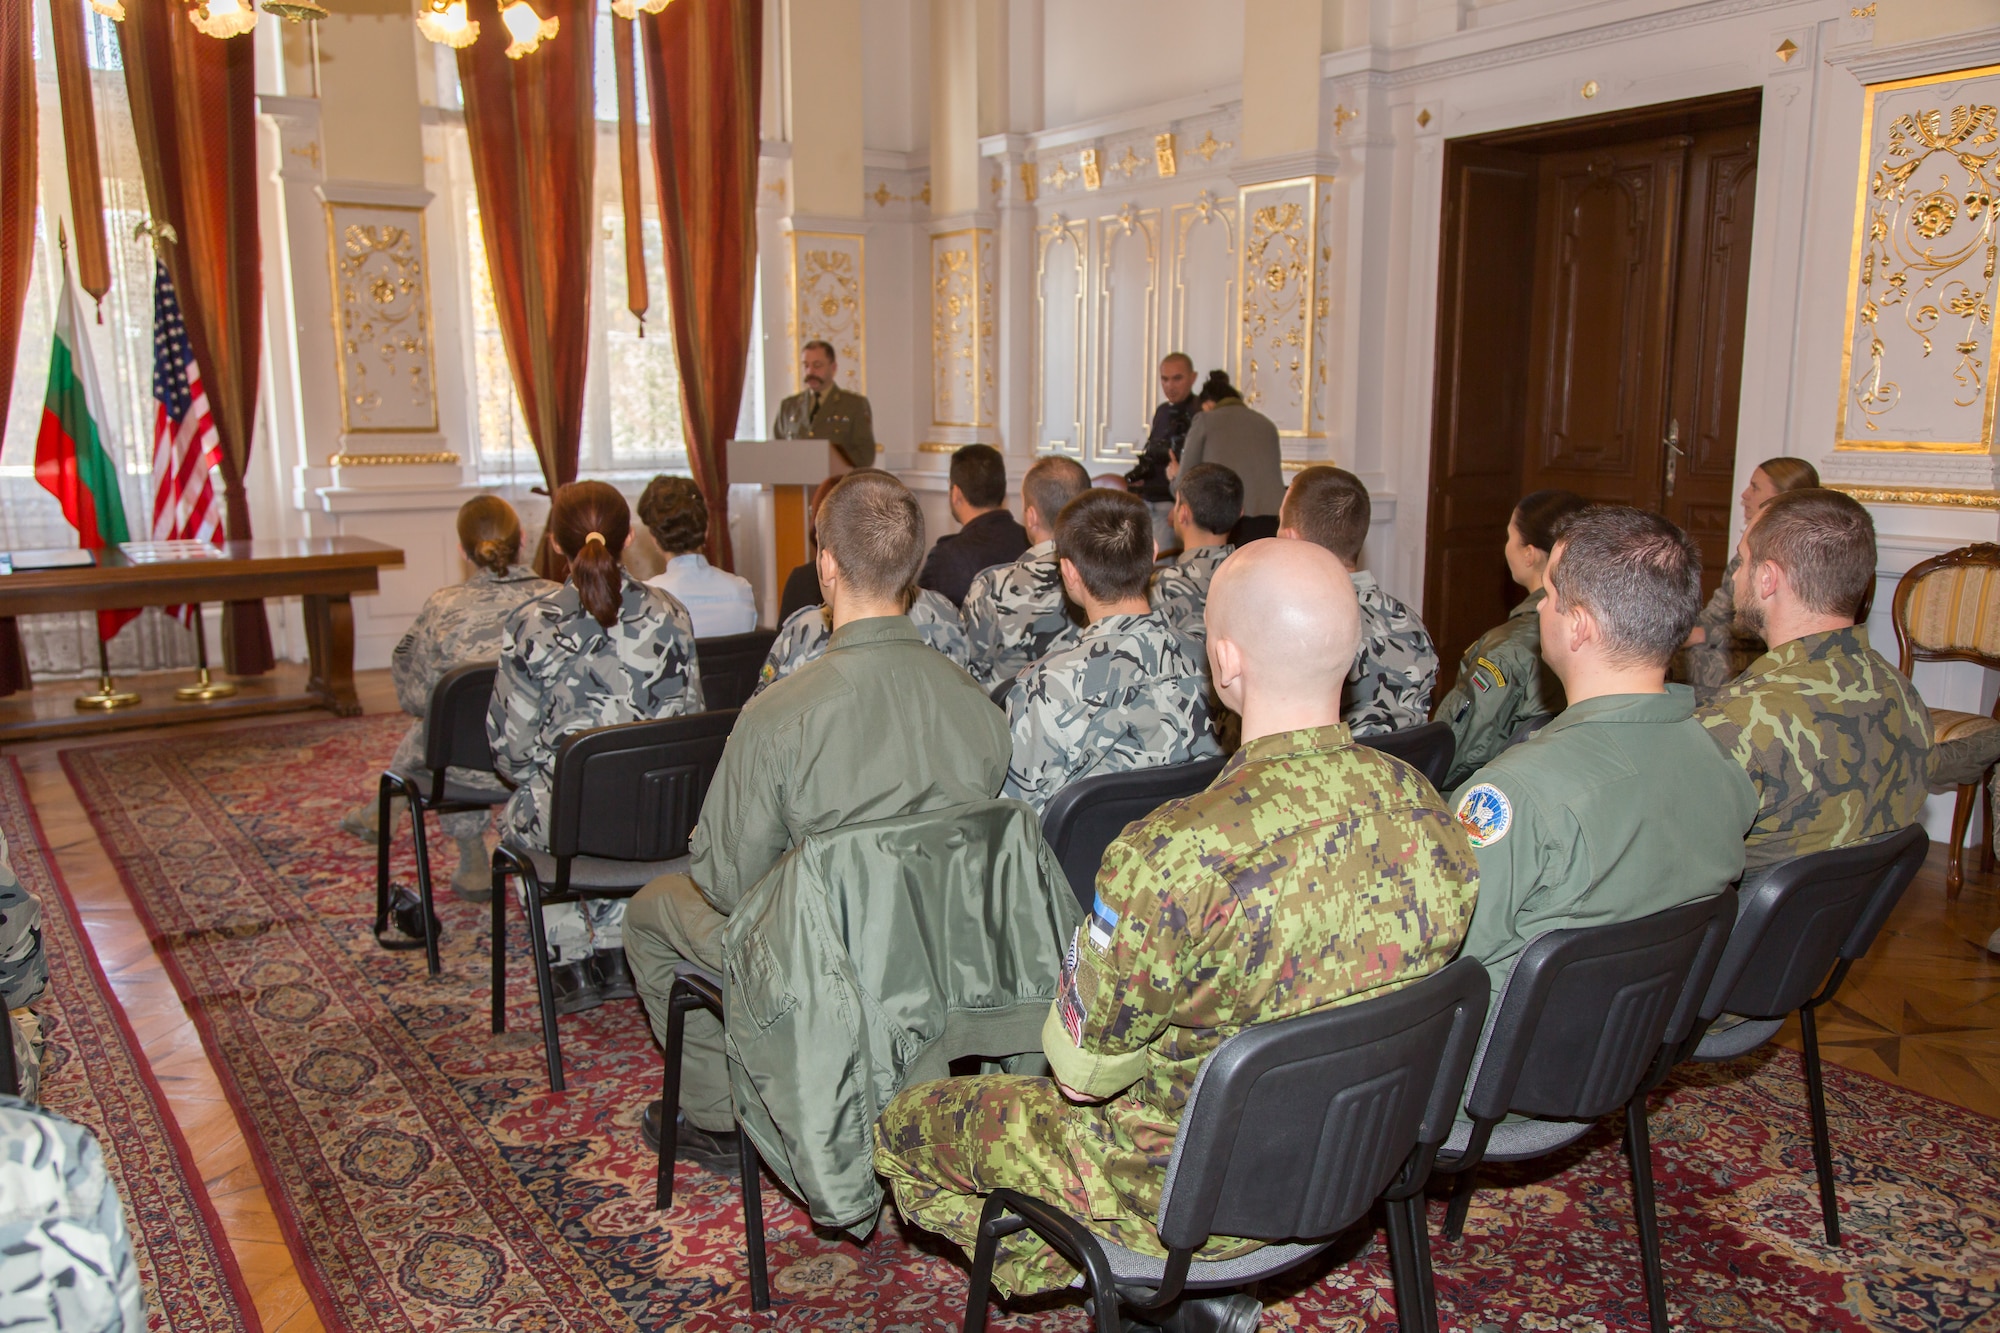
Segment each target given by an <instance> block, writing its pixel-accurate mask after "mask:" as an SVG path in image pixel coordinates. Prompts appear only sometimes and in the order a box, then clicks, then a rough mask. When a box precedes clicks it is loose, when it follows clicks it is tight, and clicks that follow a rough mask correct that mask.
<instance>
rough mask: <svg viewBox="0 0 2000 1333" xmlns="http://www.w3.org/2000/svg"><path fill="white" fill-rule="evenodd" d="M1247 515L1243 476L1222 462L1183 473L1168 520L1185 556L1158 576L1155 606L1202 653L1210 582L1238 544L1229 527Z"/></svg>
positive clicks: (1153, 597) (1154, 578)
mask: <svg viewBox="0 0 2000 1333" xmlns="http://www.w3.org/2000/svg"><path fill="white" fill-rule="evenodd" d="M1241 517H1243V480H1242V478H1240V477H1238V476H1237V475H1236V474H1235V473H1234V472H1231V471H1230V470H1229V469H1228V468H1226V467H1224V466H1223V465H1222V464H1220V463H1200V464H1197V465H1196V466H1194V467H1191V468H1189V469H1188V470H1187V471H1186V472H1184V473H1182V474H1181V479H1180V485H1179V486H1177V487H1175V489H1174V503H1173V507H1172V508H1171V509H1169V510H1168V511H1167V522H1168V523H1170V524H1172V525H1173V529H1174V536H1175V537H1176V538H1178V539H1179V541H1180V546H1181V553H1180V556H1179V557H1178V558H1177V559H1176V560H1175V561H1174V563H1173V564H1171V565H1168V566H1166V567H1165V568H1163V569H1161V570H1159V571H1158V572H1157V573H1155V574H1154V575H1153V584H1152V588H1151V590H1150V594H1149V595H1150V596H1151V598H1152V602H1153V609H1154V610H1155V611H1158V612H1159V613H1160V614H1161V615H1163V616H1165V617H1166V618H1167V623H1168V624H1169V625H1171V626H1173V628H1174V632H1175V633H1177V634H1180V635H1181V636H1182V637H1183V638H1186V639H1189V640H1191V646H1192V649H1193V651H1194V652H1196V653H1199V652H1200V651H1201V640H1202V634H1203V629H1202V621H1201V613H1202V609H1203V608H1204V607H1206V606H1207V605H1208V585H1209V581H1210V580H1211V579H1213V578H1214V577H1215V571H1216V570H1217V569H1219V568H1220V567H1221V565H1222V562H1223V561H1225V560H1227V559H1228V558H1229V556H1230V554H1231V553H1232V552H1233V551H1235V549H1236V547H1235V546H1233V545H1232V544H1231V543H1230V540H1229V530H1230V529H1231V528H1233V527H1235V526H1236V520H1237V519H1239V518H1241Z"/></svg>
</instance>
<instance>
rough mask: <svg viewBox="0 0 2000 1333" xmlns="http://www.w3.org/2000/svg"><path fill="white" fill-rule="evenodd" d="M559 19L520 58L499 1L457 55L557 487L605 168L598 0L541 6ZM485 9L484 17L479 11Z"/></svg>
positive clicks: (515, 347)
mask: <svg viewBox="0 0 2000 1333" xmlns="http://www.w3.org/2000/svg"><path fill="white" fill-rule="evenodd" d="M535 6H536V8H537V10H538V11H539V12H540V13H541V14H542V16H543V17H544V18H555V19H559V20H561V22H562V28H561V30H560V31H559V32H558V33H557V34H556V35H555V37H553V38H551V39H550V40H548V41H546V42H544V43H543V44H542V47H541V49H540V50H538V51H534V52H531V53H530V54H528V55H525V56H523V57H522V58H521V59H519V60H510V59H508V58H507V33H506V29H505V28H504V27H503V26H502V25H501V23H500V17H499V13H498V6H497V4H496V3H495V0H479V2H478V3H475V4H473V5H471V6H470V7H469V8H470V9H471V10H472V17H474V18H476V19H478V20H480V25H481V28H482V35H481V37H480V39H479V40H478V41H476V42H474V43H472V44H471V45H470V46H466V47H462V48H460V50H459V53H458V78H459V83H460V84H461V85H462V86H463V87H464V89H465V130H466V137H467V139H468V140H469V141H470V143H471V148H472V181H473V185H474V186H475V187H476V188H477V189H478V191H479V231H480V234H481V236H482V237H484V239H485V241H486V267H487V271H488V272H489V273H491V274H492V277H493V304H494V307H495V309H496V310H497V311H498V313H499V317H500V339H501V341H502V342H503V343H504V344H506V347H507V364H508V365H509V367H511V368H512V370H513V372H514V389H515V391H516V392H517V393H518V394H519V395H520V399H521V415H522V416H523V417H525V418H526V419H527V423H528V435H529V437H530V438H531V439H532V440H533V441H534V444H535V454H536V456H537V457H538V458H540V460H541V464H542V476H543V478H544V479H545V480H546V481H547V482H548V485H549V489H550V490H551V491H553V490H554V489H555V488H556V487H558V486H561V485H564V484H566V483H568V482H572V481H575V480H576V458H577V450H578V446H579V445H580V444H581V443H582V439H583V384H584V369H585V357H586V355H587V353H588V352H589V343H590V251H591V245H592V242H593V240H594V238H595V237H596V235H597V221H596V219H595V218H593V217H592V216H591V200H592V183H591V181H592V170H593V168H594V167H595V166H596V161H597V109H596V89H595V87H594V85H593V84H592V81H591V57H592V54H593V52H594V46H593V40H594V39H593V33H592V28H593V25H594V23H595V21H596V18H597V5H596V3H595V0H535ZM482 10H483V11H484V12H480V11H482Z"/></svg>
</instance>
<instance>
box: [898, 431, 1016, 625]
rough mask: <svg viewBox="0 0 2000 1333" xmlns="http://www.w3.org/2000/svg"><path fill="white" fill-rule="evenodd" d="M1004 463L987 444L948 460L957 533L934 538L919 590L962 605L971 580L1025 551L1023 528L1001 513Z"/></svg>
mask: <svg viewBox="0 0 2000 1333" xmlns="http://www.w3.org/2000/svg"><path fill="white" fill-rule="evenodd" d="M1006 505H1007V463H1006V460H1005V459H1003V458H1001V457H1000V451H999V450H998V449H995V448H994V447H993V446H992V445H990V444H968V445H966V446H965V447H964V448H962V449H960V450H958V451H957V452H955V453H954V454H952V456H951V516H952V517H953V518H954V519H956V520H957V521H958V524H959V530H958V531H957V532H954V533H952V534H950V535H949V536H944V537H940V538H938V539H937V544H936V545H934V546H932V547H931V553H930V558H929V559H927V560H925V561H924V569H923V572H922V573H921V574H919V575H917V586H918V587H919V588H932V589H935V590H936V591H938V592H941V593H943V594H944V595H945V596H946V597H949V598H950V599H951V604H952V605H953V606H960V605H963V604H964V602H965V594H966V591H967V589H969V588H971V587H972V580H973V576H974V575H976V574H978V573H979V571H980V570H982V569H991V568H992V567H993V566H994V565H1010V564H1012V563H1013V562H1014V561H1016V560H1018V559H1020V557H1021V553H1022V552H1023V551H1025V550H1027V549H1028V530H1027V529H1026V528H1024V527H1022V526H1021V525H1020V524H1019V523H1017V522H1015V521H1014V516H1013V515H1012V514H1010V513H1008V512H1007V508H1006Z"/></svg>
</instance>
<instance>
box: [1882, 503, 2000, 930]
mask: <svg viewBox="0 0 2000 1333" xmlns="http://www.w3.org/2000/svg"><path fill="white" fill-rule="evenodd" d="M1890 616H1891V618H1892V620H1893V621H1894V623H1895V626H1896V648H1897V651H1898V660H1897V664H1896V665H1897V669H1898V670H1900V671H1901V672H1902V673H1903V674H1904V675H1905V676H1907V675H1909V674H1910V671H1911V668H1913V667H1914V666H1915V665H1916V664H1917V663H1918V662H1975V663H1977V664H1978V665H1980V666H1983V667H1986V668H1988V669H1990V670H2000V545H1995V544H1993V543H1992V542H1980V543H1977V544H1975V545H1972V546H1961V547H1959V548H1958V549H1957V550H1955V551H1946V552H1945V553H1944V554H1943V555H1938V556H1932V557H1931V558H1930V559H1929V560H1925V561H1922V562H1921V563H1919V564H1916V565H1912V566H1911V567H1910V572H1909V573H1907V574H1905V575H1903V577H1902V580H1901V581H1900V582H1898V583H1897V584H1896V596H1895V600H1894V601H1893V602H1892V603H1891V604H1890ZM1930 714H1931V732H1932V735H1933V738H1934V744H1935V747H1936V748H1935V749H1934V750H1933V752H1932V754H1933V758H1932V762H1931V773H1932V777H1933V781H1938V782H1946V781H1948V782H1951V783H1952V784H1953V785H1954V786H1956V787H1957V788H1958V803H1957V804H1956V805H1955V806H1954V807H1953V808H1952V812H1951V850H1950V853H1949V856H1948V858H1947V860H1946V862H1945V896H1946V897H1947V898H1956V897H1958V891H1959V888H1960V886H1961V885H1962V884H1963V883H1964V874H1963V872H1962V870H1961V868H1960V864H1959V854H1960V853H1959V849H1960V848H1961V847H1962V846H1963V845H1964V842H1965V829H1966V825H1967V824H1969V823H1970V822H1971V820H1972V810H1973V805H1974V803H1975V801H1976V802H1977V803H1978V805H1979V807H1980V809H1981V815H1980V821H1979V822H1980V838H1979V843H1980V851H1979V868H1980V870H1981V871H1982V872H1987V871H1991V870H1992V869H1993V815H1992V810H1991V802H1992V796H1993V764H1994V758H1995V757H2000V702H1996V703H1995V705H1994V710H1993V712H1992V714H1986V713H1962V712H1958V711H1956V710H1954V709H1949V708H1932V709H1931V710H1930ZM1947 747H1955V748H1956V749H1957V750H1959V751H1961V752H1964V753H1970V754H1974V755H1976V756H1977V757H1975V758H1973V759H1972V760H1970V761H1969V766H1968V763H1966V762H1953V761H1951V760H1950V759H1949V758H1948V755H1949V751H1948V749H1947ZM1989 756H1991V757H1989ZM1982 797H1983V799H1982Z"/></svg>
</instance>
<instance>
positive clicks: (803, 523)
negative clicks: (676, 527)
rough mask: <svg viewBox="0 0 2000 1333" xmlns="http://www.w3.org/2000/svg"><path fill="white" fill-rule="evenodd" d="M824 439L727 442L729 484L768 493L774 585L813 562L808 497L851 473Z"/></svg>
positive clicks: (849, 468) (837, 452)
mask: <svg viewBox="0 0 2000 1333" xmlns="http://www.w3.org/2000/svg"><path fill="white" fill-rule="evenodd" d="M853 470H854V469H853V468H852V467H850V466H849V465H848V462H847V460H846V459H845V458H842V457H841V456H840V451H839V450H837V449H835V448H834V447H833V446H832V445H831V444H828V443H827V442H826V441H825V440H731V441H730V442H729V483H730V485H732V486H768V487H770V488H771V491H772V497H771V498H772V506H771V508H772V515H773V517H772V532H771V537H772V546H773V548H774V549H773V551H772V553H771V554H772V557H773V561H772V565H771V569H772V571H773V577H774V579H775V580H776V586H777V587H779V588H781V589H782V588H783V587H784V585H785V576H786V575H788V574H790V573H791V572H792V571H793V570H794V569H797V568H798V567H799V566H800V565H803V564H805V563H806V561H808V560H810V559H811V558H812V508H811V501H812V493H813V489H814V488H815V487H817V486H818V485H819V484H820V483H821V482H822V481H825V480H826V479H827V478H828V477H832V476H838V475H839V474H840V473H843V472H852V471H853Z"/></svg>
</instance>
